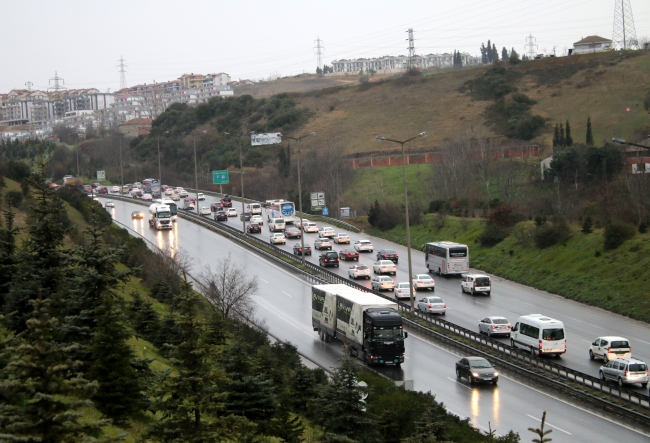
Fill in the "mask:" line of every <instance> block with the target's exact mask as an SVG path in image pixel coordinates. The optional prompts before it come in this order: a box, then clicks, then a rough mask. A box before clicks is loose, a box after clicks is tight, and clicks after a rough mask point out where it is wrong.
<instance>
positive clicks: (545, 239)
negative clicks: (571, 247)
mask: <svg viewBox="0 0 650 443" xmlns="http://www.w3.org/2000/svg"><path fill="white" fill-rule="evenodd" d="M570 237H571V228H570V227H569V225H568V224H567V222H566V221H565V220H557V221H555V222H553V223H551V224H546V225H542V226H538V227H537V228H535V245H536V246H537V247H538V248H540V249H545V248H548V247H550V246H553V245H555V244H557V243H561V242H563V241H565V240H567V239H568V238H570Z"/></svg>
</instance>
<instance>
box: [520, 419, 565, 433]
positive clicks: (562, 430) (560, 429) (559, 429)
mask: <svg viewBox="0 0 650 443" xmlns="http://www.w3.org/2000/svg"><path fill="white" fill-rule="evenodd" d="M526 415H528V416H529V417H530V418H532V419H533V420H537V421H540V422H541V421H542V419H541V418H537V417H533V416H532V415H529V414H526ZM544 423H545V424H547V425H549V426H550V427H552V428H555V429H557V430H558V431H561V432H564V433H565V434H569V435H573V434H572V433H570V432H569V431H565V430H564V429H562V428H558V427H557V426H553V425H552V424H550V423H549V422H547V421H545V422H544Z"/></svg>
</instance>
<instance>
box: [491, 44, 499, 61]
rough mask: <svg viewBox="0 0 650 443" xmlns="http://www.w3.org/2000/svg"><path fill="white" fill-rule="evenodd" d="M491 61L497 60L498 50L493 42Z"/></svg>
mask: <svg viewBox="0 0 650 443" xmlns="http://www.w3.org/2000/svg"><path fill="white" fill-rule="evenodd" d="M492 61H495V62H498V61H499V50H498V49H497V45H496V44H494V43H492Z"/></svg>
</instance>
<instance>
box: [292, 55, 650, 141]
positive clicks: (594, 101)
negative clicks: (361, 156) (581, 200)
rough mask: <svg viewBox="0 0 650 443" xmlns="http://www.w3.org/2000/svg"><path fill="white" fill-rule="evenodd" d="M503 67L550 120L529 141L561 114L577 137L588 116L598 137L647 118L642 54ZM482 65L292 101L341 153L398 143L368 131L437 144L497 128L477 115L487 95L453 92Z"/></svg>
mask: <svg viewBox="0 0 650 443" xmlns="http://www.w3.org/2000/svg"><path fill="white" fill-rule="evenodd" d="M506 66H507V68H508V69H513V70H515V71H516V73H517V74H518V75H517V77H518V79H517V80H516V82H515V86H516V87H517V88H518V89H519V90H520V91H521V92H524V93H525V94H527V95H528V96H529V97H531V98H532V99H534V100H536V101H537V104H536V105H534V106H533V107H532V109H531V111H532V112H533V113H535V114H540V115H541V116H543V117H545V118H548V120H549V124H547V127H546V129H545V131H544V133H543V134H542V135H541V136H539V137H538V138H537V139H536V140H534V141H535V142H539V143H546V144H547V145H549V144H550V142H551V140H552V137H553V134H552V129H553V125H554V124H555V123H560V122H564V121H565V120H566V119H569V120H570V122H571V127H572V133H573V136H574V139H575V140H576V141H584V136H585V133H586V123H587V116H589V115H590V116H591V121H592V125H593V131H594V139H595V140H596V141H597V142H600V141H601V140H605V139H611V138H612V137H613V136H621V137H627V138H630V137H631V136H632V134H633V131H634V130H635V129H638V128H641V127H643V126H645V125H648V123H649V122H650V121H649V118H648V114H647V113H646V111H645V110H644V109H643V104H642V103H643V97H644V96H645V94H646V92H647V90H648V89H649V88H650V54H649V53H644V52H638V51H637V52H633V53H626V54H625V53H624V54H622V53H620V52H608V53H601V54H585V55H574V56H571V57H558V58H549V59H542V60H535V61H530V62H522V63H520V64H519V65H517V66H510V65H506ZM486 69H487V68H485V67H481V68H476V69H467V70H461V71H452V72H446V73H439V74H433V75H423V76H421V77H415V78H402V79H391V80H388V81H385V82H377V83H368V84H366V85H364V86H356V87H350V88H339V89H337V88H331V89H329V90H327V89H326V90H322V91H317V92H310V93H306V94H303V95H300V96H298V97H296V102H297V103H298V104H299V105H300V106H304V107H307V108H309V109H310V110H311V111H313V112H314V113H315V114H314V116H313V118H312V119H311V120H310V122H309V123H308V124H307V125H306V126H305V127H304V128H303V129H304V130H309V131H316V132H317V133H318V138H319V139H321V138H323V139H327V138H336V139H339V140H341V141H342V142H343V144H344V145H345V147H346V151H347V152H348V153H359V152H370V151H380V150H394V149H395V148H398V147H399V146H398V145H395V144H389V143H380V142H378V141H376V140H375V137H376V136H377V135H385V136H387V137H391V138H396V139H400V138H402V137H404V138H407V137H411V136H413V135H415V134H417V133H418V132H420V131H427V132H428V133H429V137H428V138H426V139H419V140H415V141H414V142H413V144H412V145H411V147H413V148H415V147H432V146H440V145H441V144H442V143H443V142H444V141H445V140H453V139H455V138H459V137H463V136H467V135H469V134H474V135H482V136H495V135H496V134H495V133H494V132H493V131H492V130H491V129H490V128H489V127H487V126H485V119H484V118H483V116H482V114H483V112H484V111H485V108H486V107H487V106H488V105H489V104H490V103H491V102H489V101H475V100H473V99H472V98H471V97H470V95H469V94H468V93H461V92H459V89H460V88H461V86H462V85H463V84H464V83H465V82H466V81H467V80H471V79H474V78H477V77H479V76H481V75H482V74H483V73H484V72H485V70H486ZM627 108H630V111H629V112H628V111H627ZM307 148H308V147H307Z"/></svg>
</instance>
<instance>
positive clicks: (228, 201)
mask: <svg viewBox="0 0 650 443" xmlns="http://www.w3.org/2000/svg"><path fill="white" fill-rule="evenodd" d="M221 206H223V207H224V208H232V198H231V197H230V196H229V195H227V194H226V195H224V196H223V198H222V199H221Z"/></svg>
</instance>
